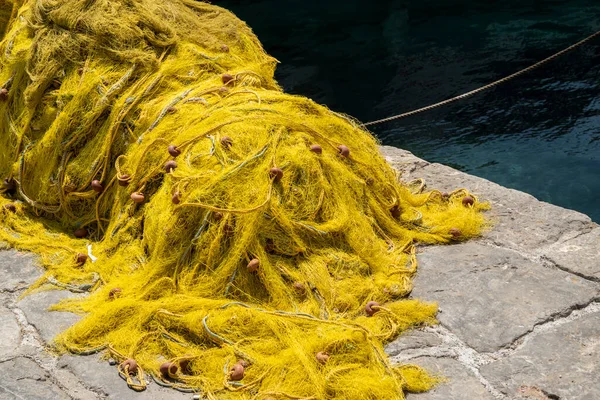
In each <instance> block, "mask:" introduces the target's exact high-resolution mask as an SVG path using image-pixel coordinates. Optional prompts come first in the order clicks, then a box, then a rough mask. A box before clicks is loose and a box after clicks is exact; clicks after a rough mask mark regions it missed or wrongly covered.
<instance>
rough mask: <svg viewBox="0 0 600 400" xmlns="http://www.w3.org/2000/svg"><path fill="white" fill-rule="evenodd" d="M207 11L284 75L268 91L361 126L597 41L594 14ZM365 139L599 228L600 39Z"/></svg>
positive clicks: (268, 4)
mask: <svg viewBox="0 0 600 400" xmlns="http://www.w3.org/2000/svg"><path fill="white" fill-rule="evenodd" d="M490 3H498V4H490ZM218 4H219V5H222V6H224V7H227V8H229V9H231V10H232V11H234V12H235V13H236V14H237V15H238V16H239V17H240V18H242V19H244V20H246V21H247V22H248V24H249V25H250V26H252V27H253V29H254V31H255V32H256V33H257V35H258V37H259V38H260V39H261V41H262V42H263V44H264V45H265V47H266V49H267V51H268V52H269V53H271V54H272V55H274V56H275V57H276V58H278V59H279V60H280V61H281V62H282V64H281V66H280V67H279V69H278V72H277V78H278V80H279V81H280V83H281V84H282V85H283V87H284V88H285V89H286V91H288V92H291V93H297V94H302V95H306V96H309V97H311V98H313V99H315V100H316V101H318V102H321V103H324V104H327V105H328V106H329V107H330V108H332V109H333V110H336V111H341V112H345V113H348V114H351V115H353V116H355V117H357V118H359V119H361V120H362V121H365V122H366V121H370V120H374V119H378V118H382V117H386V116H389V115H392V114H397V113H401V112H404V111H408V110H411V109H414V108H418V107H421V106H425V105H428V104H430V103H435V102H438V101H440V100H444V99H447V98H450V97H453V96H455V95H458V94H460V93H462V92H465V91H469V90H472V89H475V88H477V87H479V86H481V85H484V84H486V83H489V82H491V81H494V80H496V79H499V78H501V77H503V76H506V75H509V74H511V73H513V72H516V71H518V70H519V69H521V68H524V67H526V66H528V65H530V64H533V63H535V62H536V61H539V60H541V59H543V58H545V57H547V56H549V55H551V54H553V53H554V52H556V51H559V50H561V49H563V48H565V47H567V46H569V45H571V44H572V43H574V42H577V41H579V40H580V39H582V38H584V37H586V36H587V35H589V34H591V33H593V32H595V31H597V30H600V1H598V0H594V1H590V0H570V1H564V0H554V1H552V0H538V1H533V0H520V1H512V0H506V1H502V2H490V1H487V0H486V1H483V0H481V1H474V0H470V1H467V0H462V1H461V0H454V1H452V0H431V1H419V2H417V1H398V0H388V1H385V0H377V1H373V0H370V1H367V0H347V1H344V2H342V1H323V0H321V1H313V0H303V1H296V0H290V1H285V0H278V1H275V0H262V1H243V2H242V1H220V2H218ZM373 132H374V133H375V134H376V135H377V136H378V137H379V138H380V139H381V141H382V142H383V143H384V144H387V145H393V146H398V147H401V148H404V149H407V150H410V151H412V152H413V153H415V154H416V155H417V156H419V157H422V158H424V159H427V160H429V161H435V162H441V163H444V164H448V165H451V166H454V167H455V168H458V169H460V170H462V171H465V172H468V173H470V174H474V175H478V176H481V177H484V178H487V179H490V180H492V181H494V182H497V183H499V184H501V185H504V186H507V187H511V188H515V189H519V190H522V191H525V192H528V193H530V194H532V195H534V196H536V197H537V198H539V199H541V200H544V201H548V202H551V203H554V204H557V205H560V206H563V207H567V208H572V209H576V210H579V211H581V212H584V213H586V214H588V215H590V216H591V217H592V219H594V220H595V221H600V202H599V201H598V197H600V39H597V40H595V41H594V42H592V43H590V44H588V45H586V46H585V47H582V48H579V49H577V50H575V51H573V52H571V53H569V54H567V55H566V56H563V57H562V58H560V59H558V60H555V61H554V62H552V63H551V64H549V65H546V66H545V67H542V68H541V69H538V70H536V71H534V72H532V73H529V74H527V75H525V76H522V77H520V78H518V79H516V80H514V81H512V82H509V83H507V84H505V85H503V86H501V87H498V88H496V89H494V90H492V91H489V92H486V93H484V94H480V95H477V96H476V97H474V98H471V99H469V100H464V101H461V102H459V103H455V104H453V105H450V106H446V107H444V108H440V109H437V110H435V111H431V112H427V113H423V114H420V115H418V116H414V117H410V118H407V119H404V120H401V121H398V122H392V123H388V124H385V125H381V126H378V127H374V128H373Z"/></svg>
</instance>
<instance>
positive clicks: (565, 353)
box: [481, 312, 600, 400]
mask: <svg viewBox="0 0 600 400" xmlns="http://www.w3.org/2000/svg"><path fill="white" fill-rule="evenodd" d="M481 374H482V375H483V376H484V377H486V378H487V379H488V381H489V382H490V383H492V384H493V385H494V386H495V387H496V388H497V389H499V390H500V391H501V392H503V393H505V394H506V395H507V396H509V397H511V398H514V397H516V396H517V395H519V394H520V392H523V391H524V389H526V388H537V389H539V390H540V391H542V392H543V393H545V394H546V395H547V396H548V398H555V399H564V400H597V399H600V379H599V377H600V312H596V313H593V314H588V315H586V316H583V317H581V318H579V319H576V320H574V321H570V322H568V323H566V324H564V325H561V326H558V327H556V329H553V330H550V331H548V332H544V333H540V334H539V335H537V336H535V337H532V338H531V339H530V340H529V341H527V342H526V343H524V344H523V346H522V347H521V348H519V349H517V350H516V351H515V352H514V353H513V354H511V355H510V356H508V357H507V358H504V359H501V360H499V361H495V362H493V363H490V364H488V365H485V366H483V367H482V368H481ZM530 390H532V389H530ZM552 395H554V396H556V397H551V396H552Z"/></svg>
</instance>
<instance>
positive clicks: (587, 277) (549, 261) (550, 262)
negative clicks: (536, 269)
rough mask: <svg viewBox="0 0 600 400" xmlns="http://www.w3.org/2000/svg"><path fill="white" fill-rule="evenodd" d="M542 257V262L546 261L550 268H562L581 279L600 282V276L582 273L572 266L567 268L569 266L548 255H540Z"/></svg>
mask: <svg viewBox="0 0 600 400" xmlns="http://www.w3.org/2000/svg"><path fill="white" fill-rule="evenodd" d="M540 259H541V260H542V263H544V264H546V265H549V266H550V268H556V269H559V270H561V271H563V272H567V273H569V274H573V275H575V276H578V277H580V278H581V279H585V280H586V281H591V282H596V283H600V277H595V276H593V275H586V274H584V273H581V272H577V271H573V270H572V269H570V268H567V267H564V266H562V265H560V264H558V263H557V262H555V261H554V260H552V259H551V258H549V257H548V256H546V255H542V256H540Z"/></svg>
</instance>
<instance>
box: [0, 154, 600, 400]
mask: <svg viewBox="0 0 600 400" xmlns="http://www.w3.org/2000/svg"><path fill="white" fill-rule="evenodd" d="M381 151H382V153H383V155H384V156H385V157H386V158H387V160H388V161H389V163H390V164H391V165H392V166H393V167H394V168H396V169H397V170H398V171H399V173H400V177H401V179H402V180H404V181H410V180H412V179H415V178H423V179H424V180H425V182H426V183H427V185H428V187H429V188H436V189H440V190H443V191H450V190H453V189H456V188H461V187H465V188H468V189H469V190H470V191H471V192H473V193H475V194H476V195H477V196H478V197H480V198H481V199H485V200H489V201H490V202H491V204H492V207H493V208H492V210H491V211H490V212H489V216H490V217H491V218H492V220H493V221H494V227H493V229H491V230H490V231H489V232H487V233H486V234H485V235H484V236H483V237H482V238H480V239H477V240H471V241H469V242H466V243H462V244H457V245H451V246H422V247H420V248H419V254H418V260H419V270H418V274H417V277H416V279H415V282H414V290H413V292H412V294H411V297H413V298H419V299H423V300H427V301H435V302H438V303H439V314H438V319H439V322H440V323H439V325H436V326H434V327H428V328H423V329H419V330H414V331H411V332H408V333H406V334H404V335H403V336H401V337H400V338H399V339H398V340H396V341H395V342H393V343H390V344H389V345H388V346H387V348H386V350H387V352H388V354H389V355H390V356H391V358H392V360H393V361H395V362H398V363H411V364H418V365H421V366H423V367H425V368H427V369H428V370H429V371H431V372H434V373H436V374H439V375H441V376H444V377H446V378H447V379H446V381H445V382H444V383H442V384H441V385H439V386H438V387H437V388H435V389H434V390H432V391H430V392H427V393H422V394H409V395H408V399H409V400H454V399H456V400H463V399H464V400H470V399H473V400H486V399H532V400H548V399H552V400H557V399H560V400H584V399H585V400H598V399H600V226H598V225H597V224H595V223H594V222H592V221H591V220H590V218H589V217H587V216H585V215H583V214H581V213H578V212H575V211H571V210H566V209H563V208H560V207H557V206H553V205H551V204H547V203H544V202H540V201H538V200H536V199H535V198H534V197H532V196H530V195H528V194H525V193H522V192H519V191H516V190H511V189H507V188H504V187H502V186H499V185H496V184H494V183H492V182H489V181H487V180H485V179H481V178H477V177H474V176H471V175H467V174H465V173H462V172H459V171H457V170H454V169H452V168H449V167H446V166H444V165H440V164H431V163H428V162H426V161H423V160H421V159H419V158H417V157H415V156H413V155H412V154H411V153H409V152H407V151H404V150H400V149H396V148H392V147H382V148H381ZM40 275H41V271H40V270H39V268H38V267H37V266H36V264H35V257H34V256H32V255H30V254H25V253H19V252H16V251H14V250H10V249H7V248H3V249H2V250H0V365H2V366H3V368H2V371H3V373H2V374H0V400H4V399H11V400H12V399H18V400H37V399H40V400H54V399H77V400H79V399H81V400H92V399H119V400H128V399H132V400H138V399H139V400H146V399H148V400H150V399H160V400H177V399H182V400H191V399H192V395H191V394H189V393H180V392H176V391H174V390H171V389H167V388H163V387H161V386H158V385H157V384H156V383H154V382H150V384H149V386H148V389H147V390H146V391H145V392H141V393H136V392H133V391H131V390H129V389H128V388H127V386H126V384H125V382H124V381H123V380H122V379H121V378H119V376H118V374H117V371H116V368H115V367H114V366H110V365H109V364H108V363H107V362H106V361H101V360H100V359H99V357H98V356H87V357H74V356H60V357H58V356H55V355H53V354H51V353H49V352H47V351H46V350H45V345H46V344H47V343H49V342H50V341H51V339H52V338H53V337H54V336H55V335H56V334H57V333H59V332H61V331H62V330H63V329H65V328H66V327H68V326H69V325H71V324H73V323H74V322H75V321H77V319H78V318H79V317H78V316H76V315H74V314H70V313H63V312H48V311H46V310H47V308H48V307H49V306H51V305H52V304H54V303H56V302H57V301H59V300H60V299H63V298H65V297H71V296H78V295H76V294H73V293H70V292H65V291H52V292H43V293H37V294H34V295H31V296H27V297H24V298H20V295H21V294H22V293H23V291H24V290H25V289H26V288H27V287H28V285H30V284H32V283H33V282H34V281H35V280H36V279H37V278H38V277H39V276H40ZM350 400H351V399H350Z"/></svg>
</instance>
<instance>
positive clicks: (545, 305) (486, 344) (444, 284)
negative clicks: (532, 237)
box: [412, 242, 598, 352]
mask: <svg viewBox="0 0 600 400" xmlns="http://www.w3.org/2000/svg"><path fill="white" fill-rule="evenodd" d="M418 261H419V270H418V272H417V276H416V278H415V282H414V290H413V292H412V297H415V298H419V299H423V300H427V301H437V302H439V307H440V308H439V310H440V311H439V314H438V319H439V321H440V322H441V323H442V324H443V325H444V326H446V327H447V328H448V329H450V330H451V331H452V332H453V333H454V334H456V335H457V336H458V337H459V338H460V339H461V340H462V341H463V342H465V343H466V344H467V345H468V346H470V347H472V348H474V349H475V350H477V351H480V352H494V351H496V350H499V349H500V348H503V347H505V346H507V345H509V344H510V343H512V342H513V341H514V340H516V339H517V338H519V337H520V336H522V335H524V334H526V333H527V332H529V331H531V330H532V329H533V327H534V326H535V325H536V324H539V323H541V322H543V321H545V320H547V319H548V318H550V317H551V316H553V315H556V314H558V313H565V312H567V311H569V309H571V308H574V307H576V306H583V305H587V304H588V303H590V302H591V301H592V300H593V299H594V298H596V297H597V296H598V285H597V284H595V283H594V282H589V281H587V280H585V279H582V278H580V277H578V276H575V275H572V274H569V273H566V272H563V271H560V270H557V269H551V268H546V267H544V266H542V265H540V264H538V263H535V262H533V261H530V260H528V259H526V258H524V257H523V256H521V255H520V254H519V253H517V252H514V251H512V250H506V249H500V248H496V247H491V246H487V245H483V244H480V243H474V242H468V243H464V244H458V245H452V246H437V247H426V248H424V249H423V253H422V254H419V255H418Z"/></svg>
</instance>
